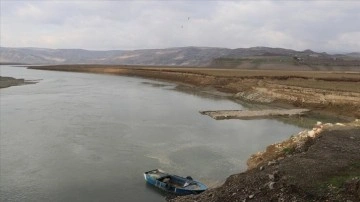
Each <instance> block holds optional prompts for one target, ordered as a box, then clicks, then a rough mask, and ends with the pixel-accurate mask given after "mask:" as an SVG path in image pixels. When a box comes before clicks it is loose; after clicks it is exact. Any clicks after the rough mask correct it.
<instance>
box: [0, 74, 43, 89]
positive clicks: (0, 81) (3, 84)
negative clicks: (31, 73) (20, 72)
mask: <svg viewBox="0 0 360 202" xmlns="http://www.w3.org/2000/svg"><path fill="white" fill-rule="evenodd" d="M35 83H37V82H34V81H27V80H25V79H16V78H13V77H5V76H0V89H2V88H9V87H11V86H21V85H26V84H35Z"/></svg>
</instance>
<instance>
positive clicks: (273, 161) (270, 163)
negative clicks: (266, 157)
mask: <svg viewBox="0 0 360 202" xmlns="http://www.w3.org/2000/svg"><path fill="white" fill-rule="evenodd" d="M274 164H276V161H275V160H272V161H269V162H268V166H271V165H274Z"/></svg>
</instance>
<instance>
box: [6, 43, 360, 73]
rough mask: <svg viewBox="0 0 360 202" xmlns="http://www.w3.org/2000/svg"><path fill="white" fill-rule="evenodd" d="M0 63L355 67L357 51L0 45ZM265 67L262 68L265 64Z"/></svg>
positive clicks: (357, 60)
mask: <svg viewBox="0 0 360 202" xmlns="http://www.w3.org/2000/svg"><path fill="white" fill-rule="evenodd" d="M0 53H1V54H0V63H2V64H4V63H26V64H121V65H149V66H200V67H201V66H211V67H228V68H263V66H264V64H266V65H268V66H269V64H270V66H274V65H275V66H278V67H281V66H282V65H283V66H284V65H285V66H288V65H298V66H301V65H303V66H304V65H305V66H311V67H315V69H316V66H328V67H332V66H346V67H348V66H351V67H359V66H360V58H358V57H356V56H358V53H349V54H342V55H339V54H337V55H330V54H327V53H317V52H314V51H311V50H304V51H295V50H291V49H283V48H269V47H252V48H237V49H227V48H212V47H180V48H167V49H143V50H108V51H94V50H83V49H46V48H9V47H0ZM265 68H266V67H265Z"/></svg>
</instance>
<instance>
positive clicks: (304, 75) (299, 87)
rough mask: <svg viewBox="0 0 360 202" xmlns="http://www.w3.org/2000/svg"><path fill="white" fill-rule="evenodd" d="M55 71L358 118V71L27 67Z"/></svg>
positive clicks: (359, 88)
mask: <svg viewBox="0 0 360 202" xmlns="http://www.w3.org/2000/svg"><path fill="white" fill-rule="evenodd" d="M31 68H32V69H45V70H57V71H75V72H93V73H105V74H117V75H128V76H141V77H147V78H154V79H162V80H167V81H173V82H180V83H185V84H190V85H193V86H196V87H211V88H214V89H216V90H218V91H220V92H226V93H232V94H233V95H234V96H233V97H234V98H235V99H241V100H246V101H251V102H259V103H287V104H291V105H293V106H296V107H303V108H310V109H313V110H314V109H315V110H322V111H327V112H332V113H334V114H338V115H345V116H351V117H354V118H360V107H359V106H360V72H346V71H284V70H282V71H278V70H272V71H269V70H237V69H206V68H175V67H141V66H131V67H129V66H104V65H58V66H42V67H31Z"/></svg>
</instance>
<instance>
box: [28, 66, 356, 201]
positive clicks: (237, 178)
mask: <svg viewBox="0 0 360 202" xmlns="http://www.w3.org/2000/svg"><path fill="white" fill-rule="evenodd" d="M31 68H32V69H41V70H54V71H71V72H90V73H104V74H115V75H124V76H140V77H145V78H151V79H159V80H165V81H171V82H176V83H178V84H184V85H185V86H187V87H189V88H197V89H202V90H201V91H203V92H205V93H210V94H212V93H214V94H217V93H219V95H220V94H221V95H223V96H225V97H228V98H231V99H236V100H245V101H250V102H256V103H262V104H266V105H268V106H272V107H274V108H280V109H284V108H285V109H286V108H287V109H288V108H293V107H294V106H295V107H301V108H307V109H311V110H312V112H313V113H314V112H315V113H317V112H319V113H327V114H332V115H334V114H335V115H336V116H341V117H344V118H345V119H346V120H349V121H350V120H352V121H353V122H349V123H345V124H321V123H318V124H317V125H316V126H314V128H313V129H312V130H309V131H303V132H300V133H299V134H298V135H295V136H292V137H290V138H289V139H287V140H284V141H283V142H281V143H276V144H273V145H270V146H268V147H267V148H266V150H265V151H263V152H258V153H257V154H254V155H252V156H251V157H250V158H249V160H248V170H247V171H246V172H243V173H239V174H235V175H232V176H230V177H229V178H227V180H226V182H225V183H224V184H223V185H221V186H219V187H217V188H214V189H210V190H208V191H205V192H204V193H202V194H200V195H190V196H185V197H176V198H168V200H170V201H180V202H183V201H349V200H350V201H360V155H359V153H360V120H358V119H356V118H359V117H360V107H359V106H360V74H359V73H354V74H353V73H344V72H301V71H298V72H296V71H248V70H214V69H209V70H208V69H204V68H192V69H191V68H186V69H176V68H155V67H151V68H145V67H124V66H101V65H76V66H72V65H62V66H44V67H31ZM339 143H341V144H339Z"/></svg>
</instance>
